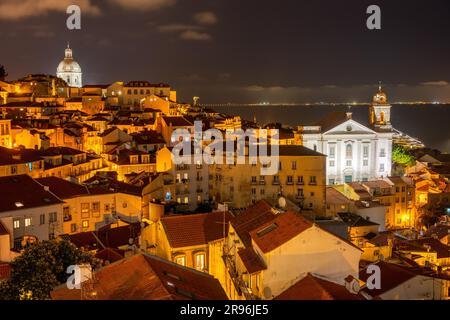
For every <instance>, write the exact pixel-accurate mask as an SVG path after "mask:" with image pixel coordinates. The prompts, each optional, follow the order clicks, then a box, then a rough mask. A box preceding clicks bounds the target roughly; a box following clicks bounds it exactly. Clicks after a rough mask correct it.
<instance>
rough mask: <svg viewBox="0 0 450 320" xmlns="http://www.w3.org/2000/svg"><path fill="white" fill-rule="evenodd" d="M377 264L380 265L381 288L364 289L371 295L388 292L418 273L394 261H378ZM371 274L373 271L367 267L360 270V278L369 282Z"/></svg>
mask: <svg viewBox="0 0 450 320" xmlns="http://www.w3.org/2000/svg"><path fill="white" fill-rule="evenodd" d="M376 265H377V266H378V267H380V272H381V279H380V280H381V289H372V290H369V289H367V288H366V289H363V290H364V291H366V292H367V293H369V294H370V295H371V296H379V295H381V294H383V293H385V292H388V291H390V290H392V289H394V288H396V287H398V286H399V285H401V284H402V283H404V282H406V281H408V280H410V279H412V278H414V277H415V276H416V275H417V274H416V273H415V272H413V271H411V270H408V269H407V268H404V267H401V266H399V265H396V264H393V263H388V262H384V261H378V262H377V263H376ZM370 276H371V273H368V272H367V271H366V269H363V270H360V272H359V278H360V279H361V280H362V281H364V282H367V279H368V278H369V277H370Z"/></svg>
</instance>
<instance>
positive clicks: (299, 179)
mask: <svg viewBox="0 0 450 320" xmlns="http://www.w3.org/2000/svg"><path fill="white" fill-rule="evenodd" d="M297 184H303V176H298V177H297Z"/></svg>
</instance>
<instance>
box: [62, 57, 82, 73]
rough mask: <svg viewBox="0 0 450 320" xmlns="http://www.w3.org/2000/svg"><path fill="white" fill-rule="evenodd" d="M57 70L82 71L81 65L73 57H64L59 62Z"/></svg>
mask: <svg viewBox="0 0 450 320" xmlns="http://www.w3.org/2000/svg"><path fill="white" fill-rule="evenodd" d="M57 72H81V67H80V65H79V64H78V62H76V61H75V60H73V59H64V60H63V61H61V62H60V63H59V65H58V69H57Z"/></svg>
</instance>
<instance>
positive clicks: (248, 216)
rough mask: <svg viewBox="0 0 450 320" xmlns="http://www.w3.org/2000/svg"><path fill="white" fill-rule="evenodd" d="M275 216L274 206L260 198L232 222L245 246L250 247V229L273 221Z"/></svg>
mask: <svg viewBox="0 0 450 320" xmlns="http://www.w3.org/2000/svg"><path fill="white" fill-rule="evenodd" d="M274 217H275V213H274V211H273V209H272V206H271V205H270V204H269V203H268V202H267V201H265V200H260V201H258V202H256V203H255V204H254V205H252V206H250V207H248V208H247V209H245V210H244V211H243V212H241V213H240V214H238V215H237V216H236V217H234V218H233V219H232V220H231V224H232V225H233V228H234V230H236V232H237V233H238V235H239V238H240V239H241V241H242V242H243V244H244V246H246V247H248V246H251V237H250V231H251V230H253V229H255V228H258V227H259V226H261V225H263V224H265V223H267V222H269V221H272V220H273V219H274Z"/></svg>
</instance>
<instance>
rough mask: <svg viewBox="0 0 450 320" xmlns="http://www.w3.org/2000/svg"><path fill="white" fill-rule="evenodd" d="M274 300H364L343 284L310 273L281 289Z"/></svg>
mask: <svg viewBox="0 0 450 320" xmlns="http://www.w3.org/2000/svg"><path fill="white" fill-rule="evenodd" d="M275 300H365V299H364V297H363V296H361V295H360V294H353V293H351V292H349V291H348V290H347V289H346V288H345V286H342V285H339V284H336V283H334V282H331V281H328V280H324V279H321V278H319V277H317V276H314V275H312V274H310V273H308V274H307V275H306V277H304V278H303V279H301V280H300V281H297V282H296V283H295V284H294V285H292V286H291V287H289V288H288V289H286V290H285V291H283V292H282V293H281V294H280V295H278V296H277V297H276V298H275Z"/></svg>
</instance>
